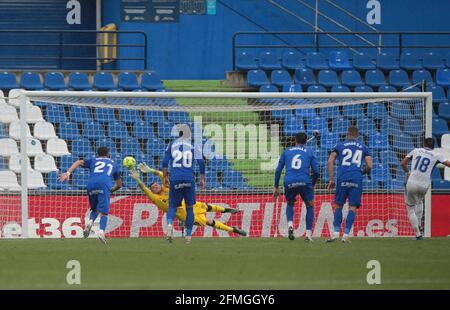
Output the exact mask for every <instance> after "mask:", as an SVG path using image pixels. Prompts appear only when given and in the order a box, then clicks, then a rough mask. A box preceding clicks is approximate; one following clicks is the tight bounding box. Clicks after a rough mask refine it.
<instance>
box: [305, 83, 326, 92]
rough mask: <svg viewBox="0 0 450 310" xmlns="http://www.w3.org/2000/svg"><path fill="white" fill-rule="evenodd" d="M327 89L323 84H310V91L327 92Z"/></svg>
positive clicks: (308, 90)
mask: <svg viewBox="0 0 450 310" xmlns="http://www.w3.org/2000/svg"><path fill="white" fill-rule="evenodd" d="M326 91H327V90H326V89H325V87H323V86H322V85H310V86H308V89H307V92H308V93H325V92H326Z"/></svg>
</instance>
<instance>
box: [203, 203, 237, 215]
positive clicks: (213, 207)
mask: <svg viewBox="0 0 450 310" xmlns="http://www.w3.org/2000/svg"><path fill="white" fill-rule="evenodd" d="M207 206H208V209H207V211H208V212H221V213H238V212H239V211H240V210H236V209H232V208H224V207H221V206H218V205H213V204H209V203H208V204H207Z"/></svg>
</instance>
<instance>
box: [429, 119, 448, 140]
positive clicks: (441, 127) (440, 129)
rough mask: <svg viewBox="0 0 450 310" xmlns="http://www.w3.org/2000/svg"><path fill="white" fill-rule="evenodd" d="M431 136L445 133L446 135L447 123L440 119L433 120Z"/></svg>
mask: <svg viewBox="0 0 450 310" xmlns="http://www.w3.org/2000/svg"><path fill="white" fill-rule="evenodd" d="M432 126H433V127H432V128H433V135H435V136H441V135H443V134H445V133H448V132H449V130H448V126H447V121H446V120H444V119H442V118H434V119H433V125H432Z"/></svg>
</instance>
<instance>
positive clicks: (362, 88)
mask: <svg viewBox="0 0 450 310" xmlns="http://www.w3.org/2000/svg"><path fill="white" fill-rule="evenodd" d="M355 93H373V88H372V87H370V86H367V85H361V86H356V87H355Z"/></svg>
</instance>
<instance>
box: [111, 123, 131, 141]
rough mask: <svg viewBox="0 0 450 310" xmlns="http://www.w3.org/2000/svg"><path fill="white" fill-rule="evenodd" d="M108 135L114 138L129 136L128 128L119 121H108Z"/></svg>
mask: <svg viewBox="0 0 450 310" xmlns="http://www.w3.org/2000/svg"><path fill="white" fill-rule="evenodd" d="M108 137H110V138H115V139H126V138H129V135H128V130H127V128H126V126H125V125H124V124H123V123H121V122H111V123H108Z"/></svg>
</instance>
